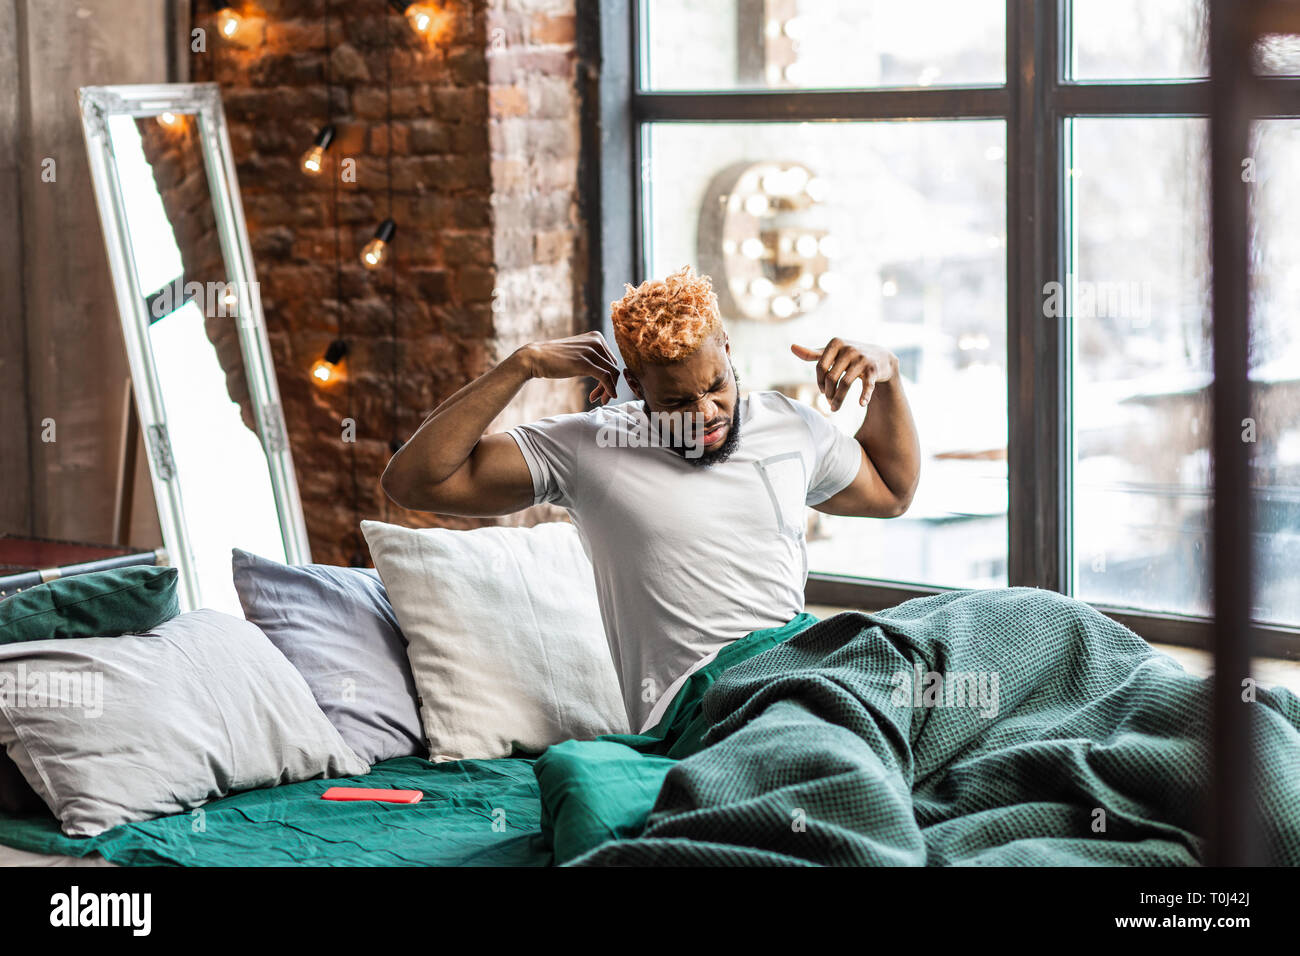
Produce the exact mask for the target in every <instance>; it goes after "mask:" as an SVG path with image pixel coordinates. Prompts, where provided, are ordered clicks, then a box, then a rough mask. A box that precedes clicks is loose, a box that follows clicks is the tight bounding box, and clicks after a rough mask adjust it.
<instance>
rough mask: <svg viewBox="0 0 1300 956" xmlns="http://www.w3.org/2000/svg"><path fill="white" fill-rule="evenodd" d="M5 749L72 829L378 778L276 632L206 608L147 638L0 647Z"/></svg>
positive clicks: (81, 831) (92, 831)
mask: <svg viewBox="0 0 1300 956" xmlns="http://www.w3.org/2000/svg"><path fill="white" fill-rule="evenodd" d="M35 689H39V691H40V692H39V693H36V692H35ZM0 748H3V749H6V750H8V752H9V756H10V758H12V759H13V762H14V763H15V764H16V765H17V766H18V769H19V770H21V771H22V774H23V776H24V777H26V778H27V782H28V783H29V784H31V786H32V789H33V790H35V791H36V792H37V793H38V794H40V796H41V799H43V800H44V801H45V803H46V805H47V806H48V807H49V808H50V810H52V811H53V812H54V814H55V815H56V816H57V817H58V818H59V820H60V821H61V822H62V824H63V832H64V833H66V834H68V835H69V836H95V835H96V834H98V833H102V832H103V831H105V830H107V829H110V828H111V827H115V826H118V825H119V824H122V823H131V822H134V821H139V820H150V819H152V818H154V817H157V816H160V815H163V814H170V813H179V812H181V811H182V810H189V809H191V808H192V807H197V806H199V805H200V804H202V803H205V802H207V801H208V800H212V799H214V798H216V797H220V796H224V795H225V794H227V793H229V792H231V791H233V790H251V789H253V788H255V787H270V786H275V785H276V784H281V783H295V782H297V781H300V780H311V779H314V778H317V777H354V776H360V775H362V774H366V773H369V772H370V767H369V765H368V764H367V763H366V762H365V761H364V760H362V759H361V758H360V757H358V756H357V755H356V754H355V753H353V752H352V750H351V749H350V748H349V747H348V745H347V744H345V743H344V742H343V738H342V737H340V736H339V732H338V731H337V730H335V729H334V728H333V727H332V726H331V725H330V722H329V721H328V720H327V719H326V718H325V715H324V714H323V713H321V709H320V707H319V706H318V705H317V704H316V701H315V700H314V699H313V698H312V696H311V691H310V690H309V689H308V687H307V682H306V681H305V680H303V678H302V676H301V675H300V674H299V673H298V672H297V671H296V670H294V669H293V665H292V664H290V663H289V661H288V660H287V659H286V658H285V656H284V655H283V654H282V653H280V651H279V650H277V649H276V647H275V645H274V644H272V643H271V642H270V641H269V640H268V639H267V637H266V635H265V634H263V633H262V632H261V631H260V630H258V629H257V627H256V626H254V625H252V624H250V623H248V622H247V621H245V620H241V619H240V618H237V617H232V616H230V615H229V614H222V613H221V612H220V611H213V610H210V609H208V608H200V609H199V610H197V611H191V612H189V613H188V614H181V615H179V616H177V617H174V618H172V619H171V620H170V621H167V622H165V623H163V624H159V625H158V626H157V627H155V628H154V629H153V630H151V631H146V632H145V633H144V634H128V635H125V636H123V637H85V638H73V639H67V638H64V639H60V640H49V641H27V642H26V643H19V644H5V645H3V646H0Z"/></svg>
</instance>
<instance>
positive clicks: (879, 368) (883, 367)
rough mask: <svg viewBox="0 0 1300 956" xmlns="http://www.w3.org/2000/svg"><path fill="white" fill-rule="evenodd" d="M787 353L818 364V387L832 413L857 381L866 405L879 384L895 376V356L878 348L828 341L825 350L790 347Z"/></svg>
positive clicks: (833, 340)
mask: <svg viewBox="0 0 1300 956" xmlns="http://www.w3.org/2000/svg"><path fill="white" fill-rule="evenodd" d="M790 351H791V352H793V353H794V354H795V355H797V356H798V357H799V358H801V359H803V360H804V361H805V362H816V363H817V388H818V389H820V390H821V393H822V394H823V395H825V396H826V398H827V400H828V401H829V402H830V403H831V410H832V411H839V408H840V406H841V405H843V404H844V399H846V398H848V395H849V389H850V388H851V387H852V386H853V383H854V382H856V381H858V380H859V379H860V380H861V381H862V396H861V398H860V399H859V402H860V404H862V405H866V404H867V402H869V401H871V394H872V392H874V391H875V390H876V386H877V385H878V384H880V383H881V382H888V381H889V380H890V379H892V378H893V377H894V376H895V375H897V374H898V358H897V356H895V355H894V353H893V352H891V351H889V350H888V349H886V348H882V347H881V346H879V345H867V344H865V343H862V342H848V341H845V340H844V339H831V340H830V341H829V342H827V343H826V347H825V348H821V349H810V348H805V347H804V346H802V345H791V346H790Z"/></svg>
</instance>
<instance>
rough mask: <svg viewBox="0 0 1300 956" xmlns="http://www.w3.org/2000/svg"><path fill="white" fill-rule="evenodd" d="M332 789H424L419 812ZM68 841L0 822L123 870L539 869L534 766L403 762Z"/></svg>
mask: <svg viewBox="0 0 1300 956" xmlns="http://www.w3.org/2000/svg"><path fill="white" fill-rule="evenodd" d="M331 786H343V787H347V786H352V787H392V788H396V789H408V790H423V791H424V798H423V799H422V800H421V801H420V802H419V803H416V804H411V805H409V806H408V805H401V804H392V803H374V802H370V801H365V802H355V803H342V802H335V801H331V800H322V799H320V795H321V794H322V793H324V792H325V790H326V788H328V787H331ZM202 811H203V812H202V814H201V815H200V814H198V813H197V812H194V813H180V814H176V815H174V816H168V817H160V818H158V819H156V820H150V821H148V822H147V823H131V824H126V825H124V826H120V827H114V828H113V829H111V830H108V831H106V832H104V833H101V834H100V835H99V836H95V837H68V836H64V835H63V833H62V832H61V831H60V830H59V824H58V821H57V820H55V819H54V817H53V816H52V815H51V814H50V813H48V812H46V811H42V812H41V813H39V814H33V815H29V816H12V815H5V814H0V843H4V844H6V845H8V846H13V847H17V848H19V849H22V850H30V851H33V852H36V853H62V854H65V855H69V856H85V855H86V854H88V853H96V852H97V853H100V854H101V855H103V856H104V857H105V858H106V859H108V860H111V861H112V862H114V863H119V864H123V865H128V866H168V865H175V866H294V865H306V866H546V865H547V864H549V863H550V862H551V854H550V852H549V851H548V850H547V849H546V847H545V845H544V844H543V842H542V840H541V835H540V831H539V829H538V823H539V812H540V809H539V805H538V799H537V784H536V781H535V780H534V777H533V768H532V761H531V760H523V759H513V758H511V759H504V760H460V761H456V762H454V763H440V764H432V763H429V762H428V761H427V760H421V759H419V758H418V757H401V758H398V759H396V760H386V761H384V762H383V763H379V764H376V765H375V766H374V768H373V769H372V770H371V772H370V773H369V774H368V775H366V776H364V777H345V778H340V779H337V780H311V781H307V782H305V783H294V784H287V785H285V786H281V787H271V788H267V789H264V790H247V791H244V792H242V793H238V794H235V795H233V796H229V797H224V798H223V799H220V800H214V801H213V802H211V803H208V804H206V805H204V806H203V808H202Z"/></svg>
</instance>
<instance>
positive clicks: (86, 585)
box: [0, 565, 180, 644]
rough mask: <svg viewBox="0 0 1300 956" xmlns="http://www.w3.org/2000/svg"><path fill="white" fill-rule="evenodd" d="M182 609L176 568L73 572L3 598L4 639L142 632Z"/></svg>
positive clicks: (0, 631) (0, 624)
mask: <svg viewBox="0 0 1300 956" xmlns="http://www.w3.org/2000/svg"><path fill="white" fill-rule="evenodd" d="M179 613H180V601H179V600H178V599H177V596H176V569H175V568H157V567H153V566H150V565H136V566H133V567H129V568H115V569H113V570H112V571H92V572H90V573H89V574H74V575H72V576H71V577H67V578H59V579H58V580H56V581H50V582H49V583H48V584H38V585H36V587H33V588H27V589H26V590H25V591H19V592H18V593H17V594H15V595H14V596H13V597H10V598H6V599H5V600H3V601H0V644H17V643H19V642H20V641H45V640H49V639H50V638H54V637H116V636H117V635H119V634H139V633H140V632H141V631H147V630H149V629H150V628H153V627H157V626H158V625H159V624H161V623H163V622H164V621H170V620H171V619H172V618H174V617H175V616H176V615H177V614H179Z"/></svg>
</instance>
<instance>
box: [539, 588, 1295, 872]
mask: <svg viewBox="0 0 1300 956" xmlns="http://www.w3.org/2000/svg"><path fill="white" fill-rule="evenodd" d="M743 644H744V642H738V644H737V645H735V647H736V649H737V653H743V651H744V648H743V647H742V646H741V645H743ZM936 674H941V675H944V676H943V677H942V678H936V677H935V676H934V675H936ZM918 678H919V679H918ZM959 678H960V679H959ZM994 679H996V681H997V683H996V685H994V683H993V681H994ZM1209 691H1210V684H1209V681H1208V680H1205V679H1203V678H1198V677H1194V676H1191V675H1189V674H1187V673H1186V672H1184V671H1183V670H1182V668H1181V667H1180V666H1179V665H1178V664H1177V663H1176V662H1175V661H1173V660H1172V659H1171V658H1169V657H1168V656H1166V655H1163V654H1159V653H1157V652H1156V651H1155V650H1153V649H1152V648H1151V647H1150V646H1149V645H1147V644H1146V643H1145V642H1144V641H1142V639H1141V638H1139V637H1138V636H1137V635H1135V634H1133V633H1132V632H1131V631H1129V630H1127V629H1126V628H1124V627H1122V626H1120V625H1119V624H1116V623H1115V622H1114V621H1111V620H1110V619H1108V618H1106V617H1104V616H1102V615H1101V614H1099V613H1097V612H1096V611H1093V610H1091V609H1090V608H1088V607H1087V606H1086V605H1083V604H1081V603H1079V602H1077V601H1072V600H1070V599H1068V598H1063V597H1061V596H1060V595H1056V594H1053V593H1051V592H1047V591H1037V590H1032V589H1024V588H1016V589H1008V590H995V591H960V592H954V593H949V594H944V595H940V596H936V597H932V598H923V599H918V600H915V601H909V602H908V603H906V604H903V605H900V606H899V607H896V608H893V609H891V610H888V611H884V612H881V613H878V614H858V613H846V614H841V615H837V616H836V617H834V618H830V619H828V620H826V621H822V622H820V623H817V624H815V625H813V626H810V627H806V628H804V629H802V630H800V632H799V633H797V634H795V635H793V636H789V637H788V639H787V640H785V641H784V642H782V643H778V644H775V645H774V646H772V647H771V648H770V649H768V650H766V652H764V653H760V654H757V655H756V656H749V657H748V658H747V659H745V660H742V661H740V662H734V661H733V662H732V666H730V667H729V668H727V669H726V670H725V673H723V674H720V675H718V676H717V679H716V682H714V683H713V684H712V686H711V687H710V688H709V689H708V691H707V693H706V694H704V696H703V699H702V701H701V707H700V712H699V714H698V715H696V717H695V719H694V726H695V727H705V728H708V729H707V731H706V732H704V733H703V737H702V739H701V740H699V741H694V740H689V739H686V736H689V735H684V736H683V737H679V738H678V740H679V742H681V741H683V740H685V745H684V749H685V750H689V751H690V753H687V754H682V756H684V759H682V760H680V761H673V760H663V759H662V758H654V759H653V761H652V762H651V763H649V764H647V766H646V767H644V768H643V769H641V770H639V771H638V770H637V769H636V766H637V765H636V761H637V760H645V759H646V758H644V757H643V756H641V754H640V753H637V754H633V753H632V748H631V747H629V746H628V744H627V743H624V744H621V745H620V744H615V743H611V742H610V741H601V742H596V743H587V744H583V743H568V744H563V745H560V747H556V748H552V749H551V751H549V752H548V754H547V755H546V756H545V757H543V758H542V760H540V761H539V762H538V764H537V770H538V774H539V777H540V778H541V781H542V792H543V795H544V799H545V802H546V804H547V809H546V824H547V825H548V827H549V829H550V831H551V832H550V839H551V840H552V842H553V844H554V847H555V851H556V856H557V860H559V861H560V862H565V861H568V860H570V859H572V857H573V856H575V855H577V854H579V853H583V851H584V850H588V848H589V847H591V846H592V844H593V843H594V842H595V840H596V839H597V838H601V839H604V841H605V842H603V843H601V844H600V845H598V846H595V848H594V849H589V850H588V852H585V854H584V855H581V856H579V857H578V859H577V860H575V861H574V862H575V863H577V864H587V865H598V864H599V865H611V864H612V865H665V864H667V865H673V864H676V865H682V864H705V865H708V864H713V865H717V864H796V865H799V864H805V865H806V864H894V865H951V864H973V865H981V864H984V865H987V864H994V865H997V864H1056V865H1060V864H1070V865H1082V864H1089V865H1104V864H1134V865H1193V864H1196V863H1199V862H1200V861H1201V858H1202V853H1203V850H1204V845H1203V841H1202V837H1201V835H1200V833H1201V829H1202V824H1203V821H1204V820H1205V819H1206V811H1207V806H1206V802H1207V794H1208V782H1209V779H1210V774H1209V768H1210V761H1211V756H1210V751H1209V739H1210V736H1209V714H1210V693H1209ZM959 692H960V693H959ZM918 695H919V696H918ZM1249 706H1251V707H1252V714H1253V715H1254V724H1255V734H1254V739H1253V740H1252V741H1251V742H1250V743H1244V742H1243V746H1248V747H1250V749H1251V752H1252V753H1251V756H1252V759H1253V761H1254V763H1255V764H1256V766H1257V767H1258V768H1259V779H1258V781H1257V783H1258V785H1257V787H1256V788H1255V790H1254V792H1253V797H1254V799H1255V801H1256V804H1255V807H1254V809H1255V811H1256V813H1257V814H1258V819H1259V820H1260V825H1261V827H1262V830H1263V836H1264V840H1263V845H1264V847H1265V849H1266V852H1267V853H1268V856H1269V858H1270V859H1271V860H1272V861H1273V862H1275V863H1279V864H1287V865H1297V864H1300V701H1298V700H1297V698H1296V697H1295V696H1294V695H1293V694H1291V693H1289V692H1288V691H1285V690H1274V691H1271V692H1270V691H1266V690H1262V689H1261V690H1259V691H1258V697H1257V701H1256V702H1255V703H1253V704H1251V705H1249ZM631 743H633V744H634V745H636V746H639V747H640V749H641V750H642V751H643V752H645V753H651V754H653V753H654V752H655V751H656V750H657V749H660V748H661V747H662V743H660V744H656V743H654V742H646V741H645V740H644V739H642V741H641V743H640V744H636V742H635V741H631ZM618 746H622V748H623V750H622V751H619V750H618V749H617V747H618ZM611 748H612V749H611ZM587 755H589V756H590V757H591V760H590V762H588V761H587V760H586V759H585V757H586V756H587ZM560 757H563V758H564V759H562V760H561V759H559V758H560ZM610 766H616V767H617V768H618V772H617V773H616V774H609V773H607V768H608V767H610ZM603 774H607V775H608V776H612V777H614V778H615V781H616V782H614V783H608V782H607V781H606V779H605V777H603V776H602V775H603ZM656 779H658V780H659V781H662V786H660V787H656V786H654V785H653V783H654V781H655V780H656ZM650 793H654V794H655V796H654V798H653V801H651V800H650V799H649V798H648V797H647V796H646V795H647V794H650ZM557 795H558V796H557ZM636 800H640V804H639V805H635V801H636ZM602 828H603V829H604V830H605V831H606V832H605V833H604V834H603V837H602V836H601V830H602Z"/></svg>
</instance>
